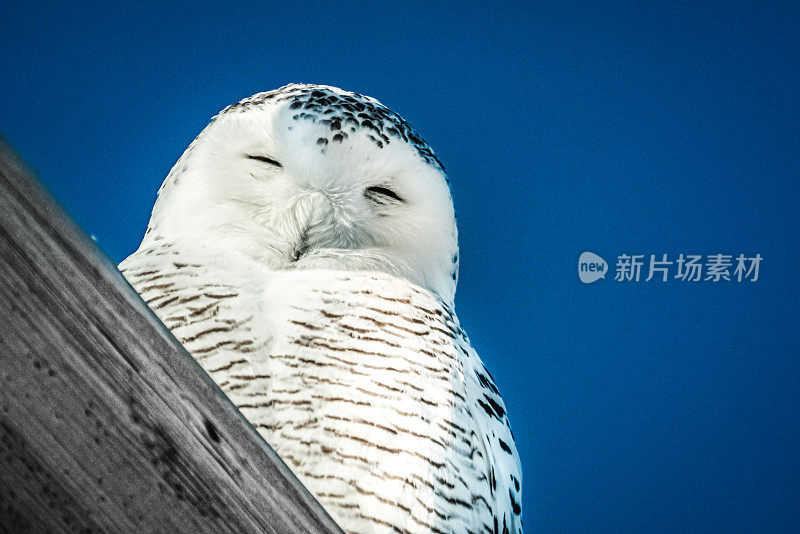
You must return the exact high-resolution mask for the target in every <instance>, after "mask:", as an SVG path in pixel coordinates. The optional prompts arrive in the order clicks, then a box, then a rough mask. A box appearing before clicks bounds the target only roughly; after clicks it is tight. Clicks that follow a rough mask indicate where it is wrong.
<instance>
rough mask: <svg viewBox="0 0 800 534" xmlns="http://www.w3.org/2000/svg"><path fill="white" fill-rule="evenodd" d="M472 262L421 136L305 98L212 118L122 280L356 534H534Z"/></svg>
mask: <svg viewBox="0 0 800 534" xmlns="http://www.w3.org/2000/svg"><path fill="white" fill-rule="evenodd" d="M458 261H459V258H458V239H457V231H456V222H455V217H454V212H453V203H452V200H451V196H450V189H449V182H448V179H447V176H446V174H445V171H444V168H443V166H442V164H441V163H440V162H439V160H438V159H437V157H436V156H435V155H434V153H433V151H432V150H431V148H430V147H429V146H428V145H427V144H426V143H425V141H423V140H422V139H421V138H420V136H419V135H418V134H417V133H416V132H415V131H414V130H413V129H412V128H411V126H409V124H408V123H407V122H406V121H405V120H403V119H402V118H401V117H400V116H399V115H397V114H396V113H394V112H392V111H390V110H389V109H387V108H386V107H384V106H383V105H382V104H381V103H380V102H378V101H377V100H375V99H373V98H370V97H366V96H363V95H360V94H357V93H351V92H348V91H343V90H341V89H338V88H335V87H328V86H323V85H299V84H292V85H287V86H285V87H282V88H280V89H277V90H274V91H270V92H266V93H259V94H256V95H254V96H252V97H250V98H246V99H244V100H242V101H241V102H239V103H237V104H234V105H232V106H229V107H227V108H226V109H224V110H223V111H222V112H220V113H219V114H218V115H217V116H216V117H214V119H213V120H212V121H211V123H210V124H209V125H208V126H207V127H206V128H205V129H204V130H203V131H202V132H201V133H200V135H198V136H197V138H196V139H195V140H194V141H193V142H192V143H191V145H190V146H189V148H187V149H186V151H185V152H184V154H183V155H182V156H181V157H180V159H179V160H178V162H177V163H176V164H175V166H174V167H173V168H172V170H171V171H170V173H169V175H168V176H167V178H166V179H165V181H164V183H163V185H162V186H161V188H160V189H159V192H158V198H157V200H156V203H155V206H154V208H153V214H152V217H151V219H150V223H149V225H148V228H147V232H146V233H145V236H144V239H143V241H142V244H141V246H140V247H139V249H138V250H137V251H136V252H135V253H134V254H132V255H131V256H130V257H129V258H127V259H126V260H125V261H124V262H122V263H121V264H120V269H121V270H122V272H123V273H124V275H125V276H126V277H127V279H128V280H129V281H130V283H131V284H132V285H133V286H134V288H135V289H136V290H137V291H138V292H139V293H140V294H141V295H142V297H143V298H144V299H145V301H147V303H148V304H149V305H150V307H151V308H152V309H153V310H154V311H155V313H156V314H157V315H158V317H159V318H160V319H161V320H162V321H163V322H164V323H165V324H166V325H167V326H168V327H169V328H170V329H171V330H172V332H173V333H174V334H175V336H176V337H177V338H178V339H179V340H180V341H181V343H183V345H184V346H185V347H186V348H187V349H188V350H189V352H190V353H191V354H192V355H193V356H194V357H195V358H196V359H197V361H198V362H200V364H201V365H202V366H203V368H204V369H205V370H206V371H207V372H208V373H209V375H211V377H212V378H213V379H214V381H216V383H217V384H219V386H220V387H221V388H222V390H223V391H225V393H226V394H227V395H228V396H229V397H230V398H231V399H232V401H233V402H234V404H236V405H237V406H238V407H239V409H240V410H241V412H242V414H244V416H245V417H247V419H248V420H249V421H250V422H251V423H252V424H253V425H254V426H255V428H256V429H258V431H259V432H260V433H261V435H263V437H264V438H265V439H266V441H267V442H268V443H269V444H270V445H271V446H272V447H273V448H274V449H275V451H276V452H277V453H278V454H279V455H280V457H281V458H282V459H283V460H284V461H285V462H286V463H287V465H288V466H289V467H290V468H291V469H292V471H293V472H294V473H295V474H296V475H297V477H298V478H299V479H300V480H301V481H302V482H303V484H305V486H306V487H307V488H308V489H309V490H310V491H311V493H313V494H314V495H315V496H316V497H317V499H318V500H319V501H320V503H321V504H322V505H323V507H324V508H325V509H326V510H327V511H328V513H330V515H331V516H332V517H333V518H334V519H335V520H336V522H337V523H338V524H339V525H340V526H341V527H342V528H343V529H344V530H345V531H346V532H353V533H355V532H381V533H382V532H411V533H417V532H419V533H423V532H424V533H431V532H436V533H445V532H448V533H468V532H474V533H478V532H481V533H503V532H508V533H514V534H516V533H521V532H522V521H521V511H520V505H521V486H520V485H521V482H522V480H521V478H522V477H521V468H520V462H519V457H518V455H517V450H516V447H515V445H514V439H513V437H512V434H511V428H510V426H509V422H508V417H507V415H506V410H505V406H504V404H503V400H502V399H501V397H500V394H499V392H498V390H497V387H496V386H495V384H494V381H493V379H492V377H491V375H490V374H489V372H488V371H487V370H486V368H485V367H484V365H483V363H482V362H481V360H480V358H479V357H478V355H477V354H476V352H475V350H474V349H473V348H472V346H471V345H470V342H469V340H468V339H467V336H466V334H465V333H464V331H463V330H462V328H461V326H460V324H459V321H458V318H457V317H456V314H455V311H454V306H453V299H454V296H455V291H456V282H457V278H458Z"/></svg>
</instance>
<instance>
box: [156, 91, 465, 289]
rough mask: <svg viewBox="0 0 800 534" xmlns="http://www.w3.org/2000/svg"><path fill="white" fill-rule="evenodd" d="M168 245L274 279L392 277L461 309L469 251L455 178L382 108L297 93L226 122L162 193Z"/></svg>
mask: <svg viewBox="0 0 800 534" xmlns="http://www.w3.org/2000/svg"><path fill="white" fill-rule="evenodd" d="M158 240H165V241H166V242H169V243H170V244H171V245H173V246H177V247H180V249H181V251H182V252H187V253H194V254H203V255H208V256H209V257H211V258H217V259H219V260H220V261H226V260H227V259H230V260H232V261H236V259H237V258H241V257H242V256H244V257H246V258H247V259H248V260H252V261H255V262H257V263H259V264H261V265H263V266H265V267H266V268H268V269H272V270H289V269H337V270H369V271H380V272H386V273H390V274H393V275H396V276H400V277H403V278H406V279H408V280H410V281H411V282H414V283H416V284H418V285H420V286H422V287H424V288H426V289H428V290H430V291H431V292H433V293H435V294H436V295H438V296H439V297H440V298H441V299H443V300H445V301H452V300H453V297H454V294H455V288H456V282H457V277H458V242H457V241H458V239H457V230H456V223H455V217H454V212H453V202H452V199H451V196H450V190H449V186H448V181H447V176H446V175H445V172H444V168H443V167H442V165H441V163H440V162H439V160H438V159H437V158H436V156H435V155H434V153H433V151H432V150H431V148H430V147H429V146H428V145H427V144H426V143H425V141H423V140H422V139H421V138H420V137H419V135H418V134H417V133H416V132H415V131H414V130H413V128H411V126H410V125H409V124H408V123H407V122H406V121H405V120H403V119H402V118H401V117H400V116H399V115H397V114H396V113H394V112H392V111H390V110H389V109H387V108H386V107H385V106H383V105H382V104H381V103H380V102H378V101H377V100H375V99H373V98H370V97H366V96H363V95H359V94H357V93H351V92H348V91H343V90H341V89H338V88H335V87H328V86H324V85H301V84H292V85H287V86H285V87H282V88H280V89H277V90H274V91H270V92H266V93H259V94H256V95H254V96H252V97H249V98H246V99H244V100H242V101H241V102H239V103H237V104H234V105H232V106H229V107H228V108H226V109H224V110H223V111H222V112H220V113H219V114H218V115H217V116H216V117H214V119H213V120H212V122H211V123H210V124H209V125H208V126H207V127H206V128H205V129H204V130H203V132H202V133H201V134H200V135H199V136H198V137H197V138H196V139H195V140H194V142H192V144H191V145H190V146H189V148H188V149H187V150H186V151H185V152H184V154H183V155H182V156H181V158H180V159H179V160H178V162H177V163H176V164H175V166H174V167H173V168H172V170H171V172H170V173H169V175H168V176H167V178H166V180H165V181H164V184H163V185H162V187H161V189H160V190H159V195H158V200H157V201H156V204H155V207H154V209H153V215H152V218H151V220H150V225H149V227H148V231H147V234H146V236H145V241H144V242H143V246H145V245H148V244H152V242H154V241H158Z"/></svg>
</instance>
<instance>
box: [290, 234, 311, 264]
mask: <svg viewBox="0 0 800 534" xmlns="http://www.w3.org/2000/svg"><path fill="white" fill-rule="evenodd" d="M306 252H308V231H305V232H303V235H302V236H301V237H300V241H298V242H297V243H295V245H294V246H293V247H292V251H291V260H292V261H293V262H296V261H298V260H299V259H300V258H302V257H303V256H304V255H305V253H306Z"/></svg>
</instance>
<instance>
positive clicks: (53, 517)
mask: <svg viewBox="0 0 800 534" xmlns="http://www.w3.org/2000/svg"><path fill="white" fill-rule="evenodd" d="M89 531H91V532H137V533H138V532H192V533H203V532H214V533H222V532H235V533H241V532H274V533H286V532H305V533H333V532H341V530H340V529H339V528H338V527H337V526H336V524H335V523H334V522H333V520H331V518H330V517H329V516H328V515H327V514H326V513H325V511H324V510H323V509H322V507H321V506H320V505H319V504H318V503H317V502H316V500H315V499H314V498H313V497H312V496H311V494H309V493H308V491H307V490H306V489H305V488H304V487H303V486H302V485H301V484H300V482H299V481H298V480H297V479H296V478H295V477H294V475H293V474H292V473H291V471H290V470H289V469H288V468H287V467H286V465H285V464H284V463H283V462H282V461H281V460H280V458H278V456H277V455H276V454H275V452H274V451H273V450H272V449H271V448H270V447H269V446H268V445H267V444H266V443H265V442H264V440H263V439H262V438H261V436H259V435H258V433H257V432H256V431H255V429H254V428H253V427H252V425H250V424H249V423H248V422H247V421H246V420H245V419H244V417H242V415H241V414H240V413H239V411H238V410H237V409H236V407H234V405H233V404H231V402H230V400H229V399H228V398H227V397H226V396H225V394H224V393H222V391H221V390H220V389H219V388H218V387H217V386H216V384H214V382H212V381H211V379H210V378H209V377H208V375H207V374H206V373H205V372H204V371H203V370H202V369H201V368H200V366H199V365H198V364H197V363H196V362H195V360H194V359H193V358H192V357H191V356H190V355H189V354H188V353H187V352H186V351H185V350H184V349H183V347H182V346H181V345H180V344H179V343H178V341H176V340H175V338H174V337H173V336H172V334H170V332H169V330H167V328H166V327H165V326H164V325H163V324H162V323H161V322H160V321H159V320H158V319H157V318H156V316H155V315H154V314H153V313H152V312H151V311H150V309H149V308H148V307H147V305H146V304H145V303H144V302H143V301H142V300H141V298H139V296H138V295H137V294H136V292H135V291H133V289H132V288H131V287H130V286H129V285H128V283H127V282H126V281H125V279H124V278H123V277H122V276H121V275H120V273H119V272H118V271H117V269H116V267H115V266H114V265H113V264H112V263H111V262H110V261H109V260H108V259H107V258H106V257H105V256H104V255H103V254H102V253H101V252H100V251H99V250H98V248H97V246H96V245H95V244H94V243H93V242H92V241H91V240H90V239H88V238H87V237H86V235H85V234H84V232H83V231H81V230H80V229H79V228H78V227H77V226H76V225H75V223H74V222H72V221H71V219H70V218H69V217H68V216H67V215H66V214H65V213H64V212H63V210H62V209H61V208H60V207H59V206H58V205H57V204H56V203H55V202H53V201H52V200H51V199H50V197H49V196H48V195H47V194H46V193H45V192H44V190H43V189H42V188H41V186H39V185H38V183H37V181H36V180H35V179H34V178H33V177H32V175H31V173H30V171H29V170H28V169H27V168H26V167H25V166H24V164H23V163H22V162H21V160H20V159H19V158H18V157H17V156H16V155H15V154H14V153H13V152H12V151H11V149H10V148H9V147H8V145H7V143H6V142H5V141H4V140H3V139H2V137H0V532H89Z"/></svg>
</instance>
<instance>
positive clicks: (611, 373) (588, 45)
mask: <svg viewBox="0 0 800 534" xmlns="http://www.w3.org/2000/svg"><path fill="white" fill-rule="evenodd" d="M17 4H18V5H16V6H13V5H12V6H8V5H6V6H5V7H4V13H3V15H2V20H0V48H1V49H2V50H3V52H2V54H0V72H1V73H2V75H1V76H2V78H3V79H2V82H0V130H1V131H2V132H3V134H4V135H5V136H7V138H8V139H9V140H10V142H11V143H12V144H13V146H14V147H16V149H17V150H19V152H20V153H21V154H22V155H23V156H24V157H25V158H26V159H27V161H28V162H29V163H30V164H31V165H32V166H33V167H34V168H35V169H37V170H38V171H39V172H40V173H41V177H42V179H43V181H44V182H45V183H46V184H47V185H48V186H49V187H50V189H51V190H52V191H53V193H54V194H55V195H56V197H57V198H58V199H59V200H60V201H61V202H62V203H63V204H64V205H65V206H66V208H67V209H68V210H69V212H70V213H71V214H72V215H73V216H74V217H75V219H77V221H78V222H79V223H80V224H81V225H82V226H83V227H84V228H85V229H86V230H87V232H89V233H93V234H96V236H97V239H98V242H99V243H100V245H101V246H102V247H103V249H104V250H105V251H106V252H107V253H108V254H109V255H110V256H111V257H112V258H113V259H114V260H116V261H119V260H121V259H123V258H124V257H125V256H126V255H127V254H129V253H130V252H132V251H133V250H134V249H135V248H136V247H137V244H138V242H139V240H140V238H141V236H142V234H143V231H144V228H145V224H146V221H147V219H148V216H149V212H150V208H151V206H152V203H153V200H154V197H155V192H156V189H157V188H158V186H159V184H160V182H161V180H162V179H163V177H164V176H165V175H166V173H167V172H168V171H169V169H170V167H171V165H172V164H173V163H174V161H175V160H176V159H177V158H178V156H179V155H180V154H181V152H182V151H183V149H184V148H185V147H186V146H187V144H188V143H189V142H190V141H191V140H192V138H193V137H194V136H195V135H196V134H197V133H198V132H199V131H200V129H201V128H202V127H203V126H204V125H205V124H206V123H207V122H208V120H209V118H210V117H211V116H212V115H213V114H214V113H216V112H217V111H218V110H219V109H221V108H222V107H224V106H226V105H228V104H230V103H233V102H235V101H237V100H239V99H240V98H242V97H245V96H248V95H250V94H252V93H255V92H258V91H263V90H268V89H272V88H275V87H278V86H280V85H283V84H285V83H288V82H294V81H299V82H315V83H324V84H331V85H337V86H341V87H343V88H346V89H350V90H354V91H357V92H361V93H365V94H368V95H372V96H375V97H377V98H379V99H380V100H382V101H383V102H384V103H385V104H386V105H388V106H389V107H390V108H392V109H394V110H396V111H398V112H399V113H401V114H402V115H404V116H405V117H406V118H407V119H408V120H409V121H410V122H411V123H412V124H413V125H415V127H417V129H418V130H419V131H420V132H421V133H422V135H423V136H424V137H425V138H426V139H427V140H428V141H429V143H430V144H431V145H432V146H433V147H434V148H435V150H436V151H437V154H438V155H439V157H440V158H441V160H442V161H443V162H444V164H445V165H446V167H447V169H448V171H449V174H450V178H451V181H452V189H453V195H454V199H455V203H456V210H457V212H458V215H459V223H460V231H461V246H462V254H461V257H462V268H461V281H460V285H459V291H458V296H457V309H458V312H459V315H460V317H461V319H462V321H463V323H464V324H465V326H466V328H467V330H468V331H469V332H470V334H471V337H472V341H473V343H474V345H475V346H476V347H477V348H478V350H479V352H480V353H481V355H482V356H483V358H484V360H485V361H486V363H487V365H488V366H489V368H490V369H491V370H492V371H493V374H494V376H495V378H496V380H497V382H498V384H499V386H500V388H501V390H502V391H503V393H504V396H505V399H506V403H507V404H508V407H509V410H510V413H511V417H512V422H513V425H514V428H515V433H516V439H517V444H518V446H519V449H520V454H521V455H522V460H523V464H524V473H525V483H524V486H525V487H524V492H525V493H524V512H525V514H526V525H527V529H528V530H529V531H542V532H645V531H648V532H655V531H664V532H679V531H705V532H721V531H727V532H733V531H748V532H752V531H763V532H780V531H791V530H794V531H797V530H798V529H800V458H799V456H800V338H799V336H798V334H800V332H799V331H798V327H797V326H798V320H797V315H796V314H797V312H798V303H799V302H800V283H799V282H800V264H799V263H800V253H799V252H798V246H799V243H800V219H799V218H798V207H799V204H800V186H798V174H799V171H800V165H799V163H800V105H799V104H800V102H799V99H798V94H799V92H798V91H799V90H800V85H799V84H798V82H800V74H799V71H798V65H800V47H798V44H799V38H798V27H800V5H799V4H798V3H796V2H788V3H784V4H781V3H770V5H769V6H763V5H761V3H760V2H752V3H747V4H744V3H742V4H740V3H728V4H727V5H725V6H720V7H712V6H711V5H710V4H718V3H715V2H709V3H701V2H697V3H682V4H681V5H673V4H675V3H673V2H664V3H663V4H660V5H647V6H645V5H644V4H643V3H641V2H631V3H628V4H614V5H607V6H605V7H598V6H596V5H594V4H595V3H594V2H585V3H579V4H565V3H562V2H553V3H552V4H553V5H552V6H544V5H538V6H530V5H526V4H522V3H520V4H515V5H511V4H509V5H506V6H505V7H477V6H466V5H464V4H462V3H454V4H452V5H447V6H444V5H443V6H435V5H430V4H427V3H425V4H418V5H416V6H413V7H412V6H405V7H390V6H376V5H372V4H361V5H348V6H344V5H342V4H340V3H338V2H337V3H333V2H327V3H325V4H313V3H312V4H303V5H290V4H283V3H281V4H273V3H270V2H260V3H253V4H248V5H244V4H240V5H229V6H227V7H208V6H204V5H199V4H195V3H187V4H183V5H174V7H168V8H163V7H162V8H159V9H154V6H149V7H138V8H126V7H119V6H116V7H107V6H104V5H103V3H93V4H92V5H91V7H90V6H89V4H87V5H85V6H83V7H72V8H66V7H60V8H54V7H49V6H43V5H36V4H32V3H25V4H24V5H25V7H21V5H22V4H21V3H17ZM139 5H141V4H139ZM555 6H557V7H555ZM584 250H591V251H594V252H597V253H598V254H600V255H602V256H604V257H605V258H606V259H607V260H609V262H610V263H613V262H614V261H615V259H616V256H617V255H619V254H622V253H628V254H631V253H641V254H651V253H653V254H663V253H668V254H670V255H671V256H674V255H677V254H678V253H681V252H683V253H697V254H704V255H706V254H716V253H725V254H734V255H736V254H739V253H745V254H746V255H754V254H755V253H760V254H761V255H762V256H763V257H764V261H763V263H762V265H761V273H760V279H759V280H758V282H756V283H750V282H743V283H740V284H737V283H735V282H728V283H719V284H712V283H711V282H705V283H696V284H687V283H681V282H679V281H677V280H671V281H669V282H667V283H656V282H650V283H644V282H640V283H638V284H631V283H629V284H624V283H619V282H614V281H613V279H612V277H608V278H607V279H606V280H601V281H599V282H597V283H596V284H593V285H589V286H584V285H583V284H581V283H580V282H579V281H578V277H577V258H578V255H579V254H580V253H581V252H583V251H584Z"/></svg>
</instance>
